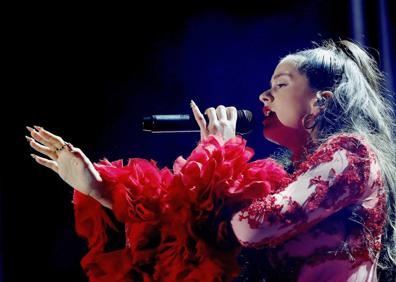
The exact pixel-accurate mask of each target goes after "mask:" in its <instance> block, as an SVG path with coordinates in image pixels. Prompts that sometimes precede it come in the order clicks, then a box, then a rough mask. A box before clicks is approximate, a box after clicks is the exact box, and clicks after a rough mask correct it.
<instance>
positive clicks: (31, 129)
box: [26, 126, 34, 132]
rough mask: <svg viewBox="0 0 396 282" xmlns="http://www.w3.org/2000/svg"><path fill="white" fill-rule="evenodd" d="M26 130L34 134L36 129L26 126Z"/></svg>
mask: <svg viewBox="0 0 396 282" xmlns="http://www.w3.org/2000/svg"><path fill="white" fill-rule="evenodd" d="M26 129H27V130H29V132H32V131H33V130H34V129H33V128H31V127H30V126H26Z"/></svg>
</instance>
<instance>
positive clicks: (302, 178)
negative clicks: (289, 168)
mask: <svg viewBox="0 0 396 282" xmlns="http://www.w3.org/2000/svg"><path fill="white" fill-rule="evenodd" d="M374 159H375V158H374V155H373V154H372V153H371V152H370V151H369V150H368V147H367V146H366V145H365V144H364V143H363V141H362V140H361V139H360V138H358V137H354V136H352V135H339V136H336V137H332V138H330V139H329V140H328V141H327V142H325V143H324V144H322V146H321V147H319V148H318V149H317V150H316V151H315V152H314V153H313V154H312V155H310V156H309V157H308V159H307V160H306V161H305V162H304V163H303V164H302V165H301V166H300V168H299V169H298V170H297V171H296V172H295V173H294V174H293V175H292V177H291V181H290V183H289V184H288V185H287V186H286V187H285V188H284V189H283V190H282V191H281V192H279V193H272V194H270V195H268V196H266V197H263V198H261V199H256V200H255V201H253V203H252V204H251V205H250V206H248V207H246V208H245V209H242V210H241V211H239V212H237V213H236V214H234V216H233V218H232V221H231V224H232V228H233V231H234V233H235V235H236V237H237V238H238V240H239V241H240V243H241V244H242V245H243V246H247V247H264V246H276V245H279V244H280V243H282V242H284V241H285V240H288V239H290V238H292V237H293V236H295V235H296V234H299V233H302V232H304V231H306V230H308V229H309V228H311V227H312V226H313V225H315V224H317V223H318V222H320V221H321V220H323V219H325V218H327V217H329V216H330V215H332V214H334V213H336V212H337V211H339V210H340V209H342V208H344V207H346V206H349V205H351V204H357V203H362V202H364V201H365V199H367V198H368V196H370V195H372V194H373V193H375V191H373V189H374V188H373V187H377V186H375V185H373V181H374V179H377V176H378V174H379V173H380V172H379V169H378V167H374V164H375V160H374ZM371 166H373V167H371Z"/></svg>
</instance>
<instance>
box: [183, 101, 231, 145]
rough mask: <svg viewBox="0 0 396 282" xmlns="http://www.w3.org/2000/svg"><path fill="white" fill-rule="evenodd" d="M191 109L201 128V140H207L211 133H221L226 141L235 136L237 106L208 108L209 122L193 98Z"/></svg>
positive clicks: (206, 112)
mask: <svg viewBox="0 0 396 282" xmlns="http://www.w3.org/2000/svg"><path fill="white" fill-rule="evenodd" d="M191 109H192V111H193V114H194V118H195V120H196V121H197V123H198V126H199V128H200V132H201V140H205V139H206V138H208V136H209V135H211V134H213V135H220V136H221V137H222V138H223V140H224V142H226V141H227V140H228V139H231V138H233V137H235V134H236V122H237V109H236V108H235V107H227V108H226V107H224V106H223V105H220V106H218V107H217V108H216V109H215V108H208V109H206V111H205V114H206V115H207V116H208V118H209V124H207V122H206V120H205V118H204V116H203V114H202V113H201V111H200V110H199V108H198V106H197V105H196V104H195V103H194V101H193V100H191Z"/></svg>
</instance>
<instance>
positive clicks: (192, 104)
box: [190, 100, 196, 109]
mask: <svg viewBox="0 0 396 282" xmlns="http://www.w3.org/2000/svg"><path fill="white" fill-rule="evenodd" d="M195 106H196V105H195V103H194V101H193V100H191V102H190V107H191V108H192V109H193V108H194V107H195Z"/></svg>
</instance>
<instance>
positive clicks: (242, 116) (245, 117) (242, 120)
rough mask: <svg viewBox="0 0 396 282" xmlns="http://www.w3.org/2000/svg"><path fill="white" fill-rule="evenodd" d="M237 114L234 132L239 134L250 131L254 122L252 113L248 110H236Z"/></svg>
mask: <svg viewBox="0 0 396 282" xmlns="http://www.w3.org/2000/svg"><path fill="white" fill-rule="evenodd" d="M237 115H238V119H237V124H236V132H237V133H238V134H240V135H245V134H249V133H250V132H252V131H253V129H254V126H255V123H256V122H255V119H254V117H253V113H252V112H251V111H248V110H238V111H237Z"/></svg>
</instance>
